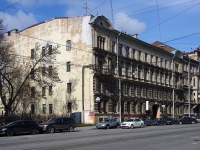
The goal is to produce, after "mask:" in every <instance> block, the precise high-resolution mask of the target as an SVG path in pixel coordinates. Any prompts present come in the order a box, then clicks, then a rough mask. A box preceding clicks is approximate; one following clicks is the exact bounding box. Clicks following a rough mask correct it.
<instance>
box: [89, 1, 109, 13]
mask: <svg viewBox="0 0 200 150" xmlns="http://www.w3.org/2000/svg"><path fill="white" fill-rule="evenodd" d="M106 2H107V0H105V1H104V2H103V3H101V4H100V5H99V6H97V7H96V8H94V9H92V10H91V11H90V12H89V14H90V13H91V12H93V11H94V10H96V9H97V8H99V7H100V6H101V5H103V4H104V3H106Z"/></svg>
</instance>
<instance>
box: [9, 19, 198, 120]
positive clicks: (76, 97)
mask: <svg viewBox="0 0 200 150" xmlns="http://www.w3.org/2000/svg"><path fill="white" fill-rule="evenodd" d="M6 37H7V39H9V41H10V42H12V43H13V45H14V48H15V50H16V53H18V54H20V55H22V54H23V55H26V56H27V57H31V49H33V47H34V44H35V43H36V42H40V43H41V44H42V45H45V44H46V43H51V44H52V45H54V44H59V45H61V47H60V52H61V53H60V54H58V55H57V56H56V58H55V60H56V62H57V64H55V65H57V67H58V73H59V77H60V79H61V81H62V83H59V84H56V85H55V86H53V87H52V93H51V94H46V95H45V99H44V98H41V100H40V101H39V102H37V103H35V102H31V103H30V105H29V106H28V109H27V111H31V112H33V113H35V114H43V113H46V114H49V113H53V114H59V115H66V114H67V113H74V112H81V113H82V117H81V118H82V122H83V123H97V122H99V121H100V120H101V119H102V118H107V117H115V118H119V119H120V120H121V119H122V120H123V119H124V118H125V117H135V116H137V117H138V116H142V115H147V116H149V117H151V118H158V117H162V116H163V114H165V115H168V116H173V115H174V116H179V115H183V114H186V113H187V112H188V108H189V106H188V105H186V104H188V103H187V102H188V101H187V95H188V94H187V93H188V91H189V90H186V89H188V88H187V85H188V84H187V83H186V80H187V77H186V75H185V74H186V73H187V66H188V65H187V64H188V60H189V59H188V58H187V57H184V54H185V53H182V52H181V51H179V50H176V49H172V51H167V50H165V49H163V47H160V46H158V45H155V44H148V43H146V42H144V41H141V40H139V39H138V38H137V35H133V36H131V35H128V34H126V33H123V32H120V31H117V30H115V29H114V28H113V26H112V24H111V22H110V21H109V20H108V19H107V18H105V17H104V16H98V17H94V16H91V15H88V16H81V17H62V18H54V19H51V20H48V21H45V22H42V23H39V24H36V25H33V26H31V27H28V28H26V29H24V30H22V31H20V32H18V31H17V30H16V32H11V33H9V35H6ZM165 46H166V45H165ZM41 52H42V49H41ZM188 56H190V55H188ZM190 63H191V66H192V68H193V69H192V70H191V71H192V72H191V74H192V76H190V79H191V83H192V86H193V87H192V90H191V93H192V94H191V95H194V93H195V94H196V97H197V95H198V90H199V77H198V76H197V75H198V74H197V72H198V66H199V64H198V61H197V60H192V59H190ZM188 81H189V80H188ZM190 88H191V87H190ZM44 90H45V89H44V88H42V87H41V92H44ZM197 99H198V98H196V99H195V100H194V101H193V100H191V113H193V114H194V113H195V111H194V109H195V106H196V105H197V104H198V100H197ZM34 105H35V106H34ZM33 106H34V107H33ZM44 106H45V108H44ZM33 108H34V111H32V109H33ZM44 109H46V110H50V109H51V111H45V112H44V111H43V110H44ZM19 111H22V110H21V109H19Z"/></svg>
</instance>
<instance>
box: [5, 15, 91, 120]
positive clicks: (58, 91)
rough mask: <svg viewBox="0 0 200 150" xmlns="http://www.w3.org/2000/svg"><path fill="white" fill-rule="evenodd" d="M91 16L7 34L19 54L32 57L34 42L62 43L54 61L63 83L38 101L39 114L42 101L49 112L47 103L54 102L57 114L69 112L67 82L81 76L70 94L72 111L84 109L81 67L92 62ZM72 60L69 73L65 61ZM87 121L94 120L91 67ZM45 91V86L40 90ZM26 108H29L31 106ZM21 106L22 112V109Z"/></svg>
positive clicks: (86, 74)
mask: <svg viewBox="0 0 200 150" xmlns="http://www.w3.org/2000/svg"><path fill="white" fill-rule="evenodd" d="M90 19H91V16H83V17H72V18H67V17H66V18H57V19H51V20H48V21H45V22H43V23H40V24H37V25H34V26H32V27H29V28H27V29H25V30H23V31H21V32H19V33H11V35H10V36H7V38H8V40H9V41H10V42H12V43H13V45H14V48H15V50H16V53H18V54H19V55H23V56H27V57H30V55H31V49H33V48H34V46H35V43H36V42H39V43H40V44H41V48H42V46H45V45H46V43H47V42H49V43H51V44H52V45H57V44H59V45H60V48H59V50H60V54H58V55H57V56H56V60H55V64H54V65H53V66H56V67H58V73H59V77H60V79H61V81H62V83H56V84H55V86H54V87H53V95H52V96H48V91H46V95H47V96H46V99H44V98H41V100H40V102H39V103H38V104H37V106H38V107H39V108H38V109H36V113H42V104H46V108H47V114H48V105H49V104H53V111H54V113H55V114H59V115H66V114H67V110H66V109H67V105H66V104H67V100H66V97H67V92H66V91H67V83H68V82H69V80H70V79H78V85H77V86H76V88H75V91H74V92H73V93H71V96H73V97H74V99H75V100H74V102H72V104H73V103H74V104H76V107H73V105H72V112H81V111H82V66H84V65H88V64H92V56H93V54H92V46H91V45H92V35H91V27H90V25H89V24H88V23H89V21H90ZM67 40H71V43H72V44H71V50H70V51H66V41H67ZM68 61H70V62H71V64H72V65H71V71H70V72H66V62H68ZM84 81H85V96H84V97H85V122H87V123H92V122H93V117H92V116H89V113H90V112H92V111H93V106H94V104H93V73H92V70H90V69H85V80H84ZM41 92H42V89H41ZM28 108H29V109H27V111H30V107H28ZM22 110H23V109H22V108H19V110H18V111H19V112H20V111H22Z"/></svg>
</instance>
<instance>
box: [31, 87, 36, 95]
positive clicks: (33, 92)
mask: <svg viewBox="0 0 200 150" xmlns="http://www.w3.org/2000/svg"><path fill="white" fill-rule="evenodd" d="M31 97H35V87H31Z"/></svg>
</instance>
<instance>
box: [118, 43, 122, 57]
mask: <svg viewBox="0 0 200 150" xmlns="http://www.w3.org/2000/svg"><path fill="white" fill-rule="evenodd" d="M118 53H119V55H122V44H119V47H118Z"/></svg>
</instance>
